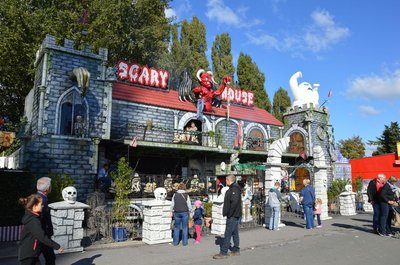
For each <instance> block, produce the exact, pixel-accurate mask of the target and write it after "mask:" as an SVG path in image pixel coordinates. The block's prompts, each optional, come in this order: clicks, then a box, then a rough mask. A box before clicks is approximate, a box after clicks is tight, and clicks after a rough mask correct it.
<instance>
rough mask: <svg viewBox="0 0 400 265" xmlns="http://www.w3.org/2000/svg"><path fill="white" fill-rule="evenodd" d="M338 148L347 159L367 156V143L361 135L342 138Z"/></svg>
mask: <svg viewBox="0 0 400 265" xmlns="http://www.w3.org/2000/svg"><path fill="white" fill-rule="evenodd" d="M338 148H339V151H340V153H341V154H342V155H343V156H344V157H346V158H347V159H355V158H362V157H364V156H365V144H364V142H363V140H362V138H361V137H360V136H353V137H352V138H349V139H345V140H340V141H339V143H338Z"/></svg>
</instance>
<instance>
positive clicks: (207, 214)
mask: <svg viewBox="0 0 400 265" xmlns="http://www.w3.org/2000/svg"><path fill="white" fill-rule="evenodd" d="M212 205H213V203H212V202H205V203H204V224H205V226H206V227H210V225H211V220H212V218H211V217H212V216H211V215H212Z"/></svg>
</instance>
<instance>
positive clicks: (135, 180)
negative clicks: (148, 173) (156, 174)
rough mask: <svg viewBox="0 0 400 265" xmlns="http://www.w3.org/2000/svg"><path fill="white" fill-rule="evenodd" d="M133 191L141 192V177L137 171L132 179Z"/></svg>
mask: <svg viewBox="0 0 400 265" xmlns="http://www.w3.org/2000/svg"><path fill="white" fill-rule="evenodd" d="M131 191H132V192H140V178H139V174H138V173H135V175H134V177H133V179H132V186H131Z"/></svg>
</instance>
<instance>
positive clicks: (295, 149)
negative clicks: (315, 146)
mask: <svg viewBox="0 0 400 265" xmlns="http://www.w3.org/2000/svg"><path fill="white" fill-rule="evenodd" d="M304 151H305V148H304V137H303V135H302V134H301V133H299V132H294V133H292V134H291V135H290V142H289V153H292V154H301V153H303V152H304Z"/></svg>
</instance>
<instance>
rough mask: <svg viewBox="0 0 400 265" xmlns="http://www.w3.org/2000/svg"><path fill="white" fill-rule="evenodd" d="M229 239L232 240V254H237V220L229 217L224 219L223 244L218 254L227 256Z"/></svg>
mask: <svg viewBox="0 0 400 265" xmlns="http://www.w3.org/2000/svg"><path fill="white" fill-rule="evenodd" d="M231 237H232V238H233V248H232V250H231V251H232V252H239V251H240V247H239V218H237V217H231V218H227V219H226V228H225V235H224V242H223V243H222V245H221V248H220V253H221V254H222V255H228V250H229V246H230V244H231Z"/></svg>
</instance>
